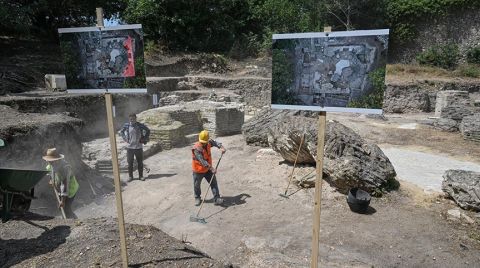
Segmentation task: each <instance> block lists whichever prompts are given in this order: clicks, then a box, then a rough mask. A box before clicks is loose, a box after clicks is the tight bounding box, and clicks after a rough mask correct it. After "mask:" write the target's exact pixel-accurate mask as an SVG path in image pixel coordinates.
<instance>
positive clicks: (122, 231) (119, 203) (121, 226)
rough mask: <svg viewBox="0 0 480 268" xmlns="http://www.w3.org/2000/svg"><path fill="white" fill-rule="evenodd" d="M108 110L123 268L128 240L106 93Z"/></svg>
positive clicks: (111, 113) (108, 101) (113, 128)
mask: <svg viewBox="0 0 480 268" xmlns="http://www.w3.org/2000/svg"><path fill="white" fill-rule="evenodd" d="M105 106H106V108H107V122H108V135H109V136H110V148H111V151H112V167H113V180H114V182H115V199H116V200H117V217H118V229H119V230H120V250H121V252H122V262H123V267H124V268H127V267H128V254H127V240H126V238H125V220H124V217H123V202H122V188H121V185H120V169H119V168H118V154H117V141H116V138H115V127H114V124H113V109H112V94H110V93H105Z"/></svg>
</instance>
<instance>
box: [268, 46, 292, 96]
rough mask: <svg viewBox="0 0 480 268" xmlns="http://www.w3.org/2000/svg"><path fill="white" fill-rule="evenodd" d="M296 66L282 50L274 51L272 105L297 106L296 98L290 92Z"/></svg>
mask: <svg viewBox="0 0 480 268" xmlns="http://www.w3.org/2000/svg"><path fill="white" fill-rule="evenodd" d="M294 67H295V66H294V65H293V63H292V62H291V61H290V60H289V57H288V55H287V54H286V52H285V51H284V50H282V49H273V51H272V103H273V104H295V97H294V96H293V94H292V93H291V92H290V91H289V89H290V88H291V87H292V83H293V80H294V78H295V77H294V71H295V69H294Z"/></svg>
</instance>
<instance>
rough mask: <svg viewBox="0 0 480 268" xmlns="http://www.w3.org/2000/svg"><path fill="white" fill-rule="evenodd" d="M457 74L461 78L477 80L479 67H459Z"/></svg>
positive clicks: (471, 65)
mask: <svg viewBox="0 0 480 268" xmlns="http://www.w3.org/2000/svg"><path fill="white" fill-rule="evenodd" d="M458 72H459V73H460V75H461V76H464V77H473V78H479V77H480V66H479V65H478V64H466V65H461V66H460V67H459V68H458Z"/></svg>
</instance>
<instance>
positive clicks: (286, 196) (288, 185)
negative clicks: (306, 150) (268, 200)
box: [278, 133, 305, 198]
mask: <svg viewBox="0 0 480 268" xmlns="http://www.w3.org/2000/svg"><path fill="white" fill-rule="evenodd" d="M304 139H305V133H303V135H302V139H301V140H300V146H299V147H298V151H297V156H296V157H295V162H294V163H293V169H292V173H291V174H290V179H289V180H288V184H287V188H286V189H285V193H283V194H282V193H280V194H278V195H279V196H281V197H284V198H288V195H287V192H288V188H289V187H290V183H291V182H292V178H293V172H294V171H295V166H296V165H297V159H298V155H299V154H300V150H301V149H302V145H303V140H304Z"/></svg>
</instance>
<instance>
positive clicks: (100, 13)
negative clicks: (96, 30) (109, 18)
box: [95, 7, 104, 27]
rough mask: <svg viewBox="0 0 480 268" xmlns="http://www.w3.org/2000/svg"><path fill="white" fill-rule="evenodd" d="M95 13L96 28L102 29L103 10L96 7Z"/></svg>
mask: <svg viewBox="0 0 480 268" xmlns="http://www.w3.org/2000/svg"><path fill="white" fill-rule="evenodd" d="M95 12H96V13H97V27H104V25H103V8H101V7H97V8H96V10H95Z"/></svg>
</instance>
